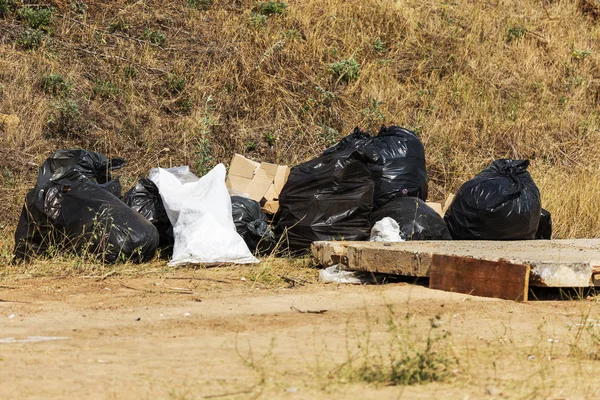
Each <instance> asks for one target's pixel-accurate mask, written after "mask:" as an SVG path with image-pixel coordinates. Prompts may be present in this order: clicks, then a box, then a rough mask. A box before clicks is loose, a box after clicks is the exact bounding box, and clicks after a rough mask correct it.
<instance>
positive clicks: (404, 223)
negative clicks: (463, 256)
mask: <svg viewBox="0 0 600 400" xmlns="http://www.w3.org/2000/svg"><path fill="white" fill-rule="evenodd" d="M385 217H390V218H393V219H394V220H395V221H396V222H397V223H398V225H399V227H400V237H401V238H402V240H451V239H452V236H451V235H450V232H449V231H448V228H447V227H446V223H445V222H444V219H443V218H442V217H441V216H440V215H439V214H438V213H437V212H436V211H435V210H434V209H433V208H431V207H429V206H428V205H427V204H426V203H425V202H424V201H423V200H421V199H419V198H417V197H396V198H395V199H392V200H390V201H389V202H388V203H387V204H385V205H384V206H383V207H381V208H380V209H378V210H376V211H373V212H372V213H371V217H370V218H371V224H375V222H376V221H379V220H381V219H382V218H385Z"/></svg>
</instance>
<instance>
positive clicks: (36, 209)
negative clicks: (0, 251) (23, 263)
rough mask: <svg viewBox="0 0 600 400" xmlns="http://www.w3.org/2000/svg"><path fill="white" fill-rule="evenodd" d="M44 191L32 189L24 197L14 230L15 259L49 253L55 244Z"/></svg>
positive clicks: (53, 230)
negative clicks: (45, 204) (46, 209)
mask: <svg viewBox="0 0 600 400" xmlns="http://www.w3.org/2000/svg"><path fill="white" fill-rule="evenodd" d="M45 201H46V191H45V190H37V189H32V190H30V191H29V192H28V193H27V196H26V197H25V205H24V206H23V209H22V211H21V216H20V217H19V222H18V223H17V229H16V230H15V248H14V252H13V253H14V255H15V259H16V260H24V259H29V258H31V257H35V256H38V255H41V254H48V255H51V254H50V251H49V250H50V249H51V248H53V247H55V244H56V235H55V233H56V230H55V229H54V221H53V220H52V219H50V218H49V217H48V216H47V215H46V213H45V211H44V210H45V208H44V203H45Z"/></svg>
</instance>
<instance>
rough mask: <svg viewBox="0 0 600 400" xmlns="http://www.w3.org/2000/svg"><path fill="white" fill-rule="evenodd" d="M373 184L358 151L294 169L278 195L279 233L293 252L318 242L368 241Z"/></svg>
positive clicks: (347, 152) (345, 151) (332, 155)
mask: <svg viewBox="0 0 600 400" xmlns="http://www.w3.org/2000/svg"><path fill="white" fill-rule="evenodd" d="M373 187H374V184H373V180H372V179H371V173H370V171H369V168H368V167H367V165H366V163H365V162H364V160H363V159H362V157H361V156H360V153H359V152H358V151H357V150H353V149H349V150H342V151H338V152H333V153H330V154H327V155H325V156H321V157H319V158H316V159H314V160H311V161H308V162H305V163H303V164H300V165H298V166H296V167H294V168H292V170H291V172H290V175H289V177H288V180H287V182H286V184H285V186H284V187H283V189H282V191H281V193H280V195H279V222H278V224H277V233H278V234H284V233H287V241H288V246H289V248H290V250H292V251H294V252H297V251H302V250H306V249H308V248H309V247H310V245H311V243H312V242H313V241H316V240H366V239H367V238H368V237H369V232H370V229H371V226H370V224H369V214H370V212H371V210H372V208H373Z"/></svg>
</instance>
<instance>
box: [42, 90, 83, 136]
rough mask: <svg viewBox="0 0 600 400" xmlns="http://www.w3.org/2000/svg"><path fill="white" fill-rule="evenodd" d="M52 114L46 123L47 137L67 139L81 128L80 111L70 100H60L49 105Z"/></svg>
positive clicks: (77, 105) (74, 102) (75, 103)
mask: <svg viewBox="0 0 600 400" xmlns="http://www.w3.org/2000/svg"><path fill="white" fill-rule="evenodd" d="M51 107H52V112H51V113H50V116H49V117H48V120H47V122H46V127H45V132H46V134H47V135H48V136H51V137H53V136H59V137H61V136H62V137H65V136H66V137H68V136H71V135H73V134H75V133H78V131H79V130H80V128H81V110H80V108H79V104H77V102H76V101H74V100H72V99H61V100H58V101H56V102H53V103H51Z"/></svg>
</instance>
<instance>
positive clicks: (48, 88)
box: [40, 73, 73, 97]
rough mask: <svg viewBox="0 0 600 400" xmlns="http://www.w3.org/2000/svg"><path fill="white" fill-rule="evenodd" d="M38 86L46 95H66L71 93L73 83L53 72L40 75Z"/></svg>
mask: <svg viewBox="0 0 600 400" xmlns="http://www.w3.org/2000/svg"><path fill="white" fill-rule="evenodd" d="M40 87H41V88H42V90H43V91H44V93H46V94H47V95H50V96H54V97H67V96H70V95H71V88H72V87H73V83H71V82H70V81H68V80H66V79H65V78H64V77H63V76H62V75H61V74H56V73H54V74H49V75H46V76H44V77H42V79H41V81H40Z"/></svg>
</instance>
